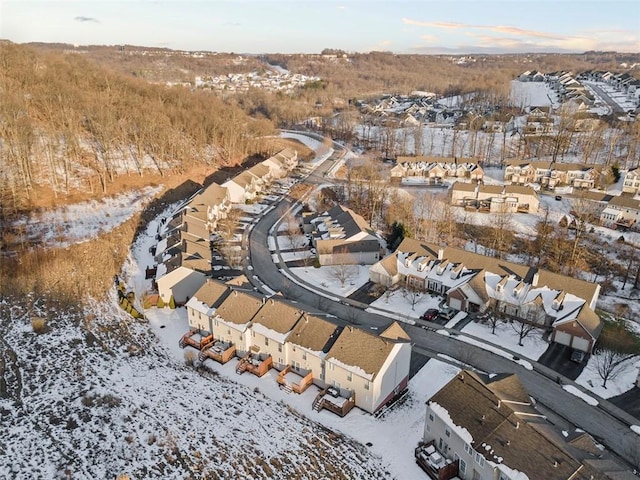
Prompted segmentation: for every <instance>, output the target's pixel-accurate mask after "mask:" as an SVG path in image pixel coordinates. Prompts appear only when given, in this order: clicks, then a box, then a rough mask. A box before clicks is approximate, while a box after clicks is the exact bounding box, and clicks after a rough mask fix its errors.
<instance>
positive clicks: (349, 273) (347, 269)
mask: <svg viewBox="0 0 640 480" xmlns="http://www.w3.org/2000/svg"><path fill="white" fill-rule="evenodd" d="M329 274H330V275H331V278H333V279H334V280H337V281H339V282H340V286H341V287H342V288H344V286H345V284H346V283H347V282H349V281H351V280H353V279H354V278H355V277H356V276H357V275H358V266H357V265H347V264H344V263H341V264H338V265H334V266H332V267H331V271H330V273H329Z"/></svg>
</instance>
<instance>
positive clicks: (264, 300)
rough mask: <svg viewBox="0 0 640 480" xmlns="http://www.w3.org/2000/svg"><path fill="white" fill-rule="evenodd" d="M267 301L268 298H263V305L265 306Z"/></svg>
mask: <svg viewBox="0 0 640 480" xmlns="http://www.w3.org/2000/svg"><path fill="white" fill-rule="evenodd" d="M266 301H267V299H266V297H262V304H263V305H264V304H265V302H266Z"/></svg>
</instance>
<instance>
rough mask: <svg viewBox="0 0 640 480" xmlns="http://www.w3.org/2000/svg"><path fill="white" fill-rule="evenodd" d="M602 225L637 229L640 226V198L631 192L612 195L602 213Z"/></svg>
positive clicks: (619, 228) (618, 228)
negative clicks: (636, 197)
mask: <svg viewBox="0 0 640 480" xmlns="http://www.w3.org/2000/svg"><path fill="white" fill-rule="evenodd" d="M600 222H601V224H602V226H604V227H608V228H613V229H616V230H635V231H637V230H638V229H639V228H640V227H639V226H640V223H639V222H640V200H636V199H635V198H634V197H633V196H631V195H629V194H622V195H616V196H611V197H610V200H609V203H608V204H607V206H606V208H605V209H604V210H603V211H602V213H601V214H600Z"/></svg>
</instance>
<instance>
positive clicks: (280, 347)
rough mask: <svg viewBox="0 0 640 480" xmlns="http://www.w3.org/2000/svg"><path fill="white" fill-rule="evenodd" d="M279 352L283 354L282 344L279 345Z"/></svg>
mask: <svg viewBox="0 0 640 480" xmlns="http://www.w3.org/2000/svg"><path fill="white" fill-rule="evenodd" d="M278 351H279V352H281V351H282V344H280V343H279V344H278Z"/></svg>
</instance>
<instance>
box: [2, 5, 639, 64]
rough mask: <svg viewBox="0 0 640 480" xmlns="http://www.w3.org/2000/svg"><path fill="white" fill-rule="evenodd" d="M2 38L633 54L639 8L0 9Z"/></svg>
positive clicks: (293, 48) (220, 48) (239, 47)
mask: <svg viewBox="0 0 640 480" xmlns="http://www.w3.org/2000/svg"><path fill="white" fill-rule="evenodd" d="M0 38H3V39H8V40H11V41H13V42H16V43H26V42H62V43H70V44H77V45H120V44H128V45H138V46H148V47H166V48H171V49H178V50H208V51H216V52H234V53H276V52H278V53H320V52H321V51H322V50H323V49H325V48H334V49H342V50H345V51H347V52H368V51H373V50H383V51H391V52H394V53H451V54H465V53H522V52H584V51H587V50H616V51H619V52H640V2H638V1H636V0H611V1H609V0H581V1H576V0H500V1H495V0H438V1H435V0H405V1H393V0H378V1H368V0H284V1H282V0H281V1H275V0H253V1H248V0H199V1H196V0H180V1H179V0H173V1H162V0H124V1H122V0H77V1H58V0H0Z"/></svg>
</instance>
